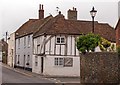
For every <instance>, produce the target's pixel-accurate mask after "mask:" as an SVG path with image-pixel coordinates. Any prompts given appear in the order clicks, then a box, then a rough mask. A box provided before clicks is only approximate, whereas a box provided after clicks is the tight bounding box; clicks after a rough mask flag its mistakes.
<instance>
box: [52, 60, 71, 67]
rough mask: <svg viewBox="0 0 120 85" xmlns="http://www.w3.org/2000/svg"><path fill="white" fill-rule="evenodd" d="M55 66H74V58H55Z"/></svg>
mask: <svg viewBox="0 0 120 85" xmlns="http://www.w3.org/2000/svg"><path fill="white" fill-rule="evenodd" d="M54 65H55V66H63V67H72V66H73V58H54Z"/></svg>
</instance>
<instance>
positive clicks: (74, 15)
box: [68, 7, 77, 20]
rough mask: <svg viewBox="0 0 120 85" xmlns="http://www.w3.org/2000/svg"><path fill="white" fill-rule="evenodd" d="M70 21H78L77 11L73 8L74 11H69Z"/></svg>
mask: <svg viewBox="0 0 120 85" xmlns="http://www.w3.org/2000/svg"><path fill="white" fill-rule="evenodd" d="M68 19H70V20H77V10H76V8H74V7H73V9H72V10H71V9H69V10H68Z"/></svg>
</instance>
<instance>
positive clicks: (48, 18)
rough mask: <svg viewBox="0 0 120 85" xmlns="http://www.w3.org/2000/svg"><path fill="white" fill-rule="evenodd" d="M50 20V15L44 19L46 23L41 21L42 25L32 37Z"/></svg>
mask: <svg viewBox="0 0 120 85" xmlns="http://www.w3.org/2000/svg"><path fill="white" fill-rule="evenodd" d="M51 18H52V15H50V16H48V17H46V18H45V19H47V20H46V21H43V23H42V24H41V25H40V27H39V28H38V29H37V30H36V31H35V32H34V33H33V35H35V34H36V33H37V32H38V31H39V30H40V28H41V27H43V26H44V25H45V24H46V23H47V22H48V21H49V20H50V19H51ZM45 19H44V20H45Z"/></svg>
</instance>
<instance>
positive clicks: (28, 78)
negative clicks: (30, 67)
mask: <svg viewBox="0 0 120 85" xmlns="http://www.w3.org/2000/svg"><path fill="white" fill-rule="evenodd" d="M1 69H2V72H0V75H1V74H2V76H1V77H2V83H7V84H2V85H63V84H62V83H64V85H66V84H65V83H79V78H52V77H45V76H40V75H38V74H34V73H31V72H28V71H25V70H18V69H14V68H11V67H8V66H7V65H4V64H3V65H2V68H1ZM0 79H1V78H0ZM11 83H12V84H11ZM21 83H22V84H21ZM60 83H61V84H60Z"/></svg>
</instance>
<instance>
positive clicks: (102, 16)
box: [0, 0, 120, 38]
mask: <svg viewBox="0 0 120 85" xmlns="http://www.w3.org/2000/svg"><path fill="white" fill-rule="evenodd" d="M118 1H120V0H0V38H1V37H4V36H3V35H4V34H5V32H6V31H8V33H9V34H10V33H12V32H15V31H16V30H17V29H18V28H19V27H20V26H21V25H22V24H23V23H25V22H26V21H28V20H29V19H37V18H38V9H39V4H43V5H44V11H45V17H46V16H48V15H49V14H52V15H53V16H55V15H57V14H58V13H57V12H56V7H59V8H60V9H59V10H60V11H61V12H62V14H63V15H65V18H67V10H68V9H72V8H73V7H76V8H77V11H78V19H79V20H89V21H90V20H91V16H90V13H89V11H90V10H91V9H92V7H93V6H94V7H95V9H96V10H97V11H98V12H97V15H96V17H95V20H97V21H99V22H104V23H108V24H110V25H111V26H112V27H115V25H116V23H117V20H118Z"/></svg>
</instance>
